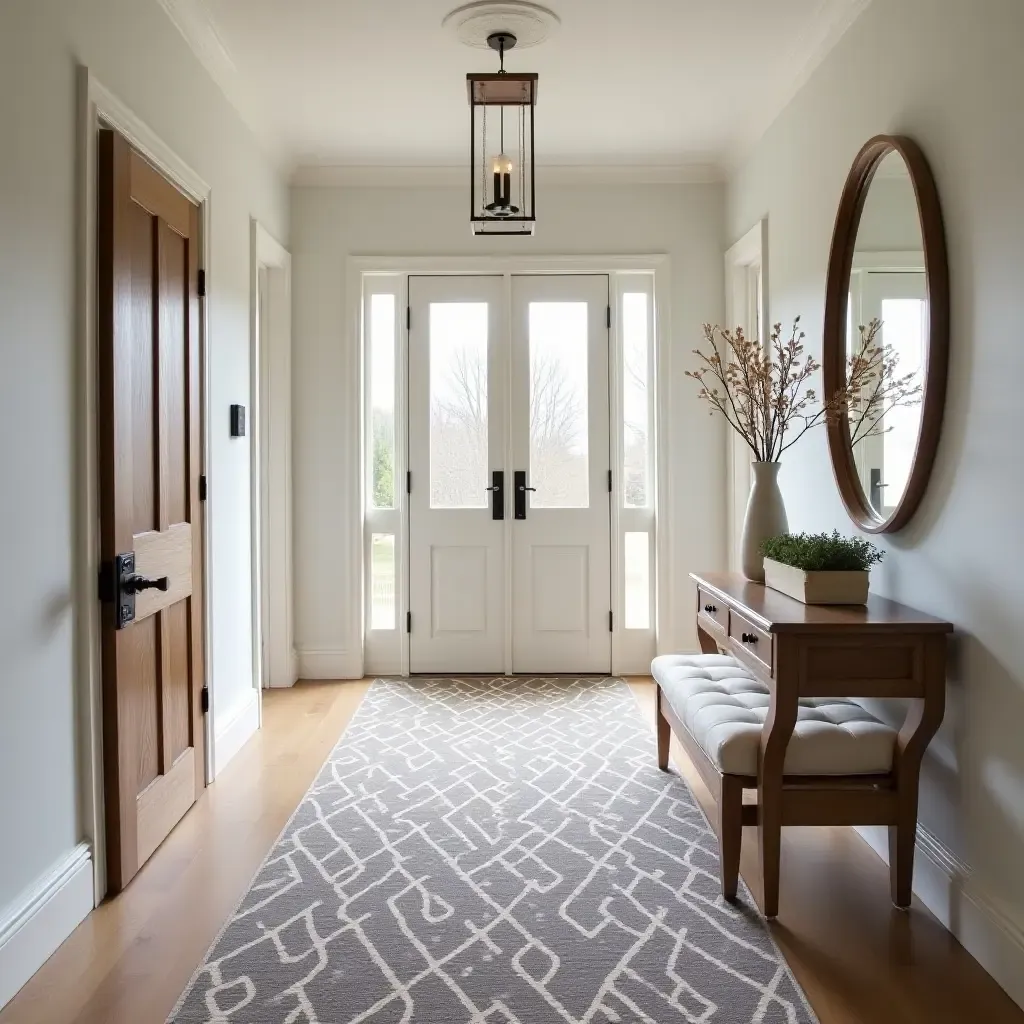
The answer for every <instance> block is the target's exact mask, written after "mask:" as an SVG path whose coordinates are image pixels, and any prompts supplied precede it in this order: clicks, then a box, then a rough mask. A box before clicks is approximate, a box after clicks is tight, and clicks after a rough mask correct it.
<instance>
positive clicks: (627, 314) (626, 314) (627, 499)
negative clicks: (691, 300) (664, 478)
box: [622, 292, 649, 508]
mask: <svg viewBox="0 0 1024 1024" xmlns="http://www.w3.org/2000/svg"><path fill="white" fill-rule="evenodd" d="M648 344H649V342H648V326H647V295H646V294H645V293H643V292H627V293H626V294H625V295H623V296H622V347H623V363H624V366H623V369H624V373H623V385H622V413H623V420H624V424H623V426H624V428H625V429H624V431H623V448H624V451H623V458H624V463H625V464H624V465H623V467H622V468H623V474H622V479H623V481H624V487H623V501H624V503H625V506H626V508H646V506H647V499H648V493H649V488H648V481H647V472H648V470H647V467H648V456H647V453H648V439H647V435H648V425H649V408H648V404H647V403H648V386H647V366H648Z"/></svg>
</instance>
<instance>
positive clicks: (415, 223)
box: [292, 182, 725, 676]
mask: <svg viewBox="0 0 1024 1024" xmlns="http://www.w3.org/2000/svg"><path fill="white" fill-rule="evenodd" d="M538 189H539V192H538V216H539V224H538V228H537V234H536V236H535V237H534V238H532V239H504V240H502V239H497V240H496V239H474V238H473V237H472V236H471V235H470V229H469V223H468V212H467V199H466V192H465V189H461V188H448V187H438V188H423V189H410V188H376V189H375V188H296V189H293V191H292V253H293V261H294V262H293V273H294V279H293V280H294V284H293V288H294V309H295V319H294V326H295V333H294V342H293V343H294V361H295V362H294V373H295V394H296V396H297V399H296V406H295V436H294V445H295V453H296V461H295V586H296V627H295V628H296V646H297V648H298V650H299V661H300V671H302V672H303V674H305V675H307V676H309V675H326V676H330V675H333V674H338V673H341V672H343V671H349V672H353V673H358V672H360V671H361V666H360V663H359V657H358V652H359V645H360V642H361V638H360V635H359V628H360V627H359V584H358V579H359V571H360V570H359V566H358V564H352V554H351V551H352V538H353V536H360V535H361V526H360V524H359V523H358V522H352V521H351V520H350V518H349V517H348V516H347V515H346V513H345V509H346V495H347V494H348V493H350V490H351V488H352V487H353V486H354V481H355V480H357V479H358V470H357V461H356V460H357V459H358V452H357V450H356V447H355V445H354V444H353V438H354V436H355V431H356V429H357V419H358V410H357V409H356V408H355V406H354V401H353V396H354V395H355V394H356V389H355V384H354V380H355V377H354V375H355V373H356V353H355V352H353V351H352V345H351V338H352V332H351V330H350V324H349V322H348V320H347V319H346V317H348V316H354V315H355V312H356V310H357V306H358V297H355V301H353V297H351V296H348V297H347V296H346V294H345V288H346V257H347V256H349V255H359V256H366V255H398V256H432V255H440V256H453V255H465V254H472V253H480V254H494V253H510V254H517V255H522V254H532V255H542V254H548V255H564V254H568V255H584V254H594V253H603V254H620V253H621V254H635V253H656V252H665V253H668V254H669V255H670V257H671V294H670V295H669V296H668V299H669V301H670V303H671V317H672V321H671V323H672V337H671V338H670V339H669V347H670V350H671V382H670V389H671V395H672V407H671V435H672V436H671V444H672V451H673V453H674V457H675V466H674V467H673V468H674V475H673V480H674V482H675V489H674V491H673V493H672V494H671V495H670V501H671V507H672V509H673V511H674V523H673V525H674V527H675V529H674V538H673V541H674V558H673V564H672V565H671V566H669V567H667V568H668V570H669V572H670V573H671V579H672V584H671V588H672V594H673V604H674V607H675V608H676V609H677V614H676V615H675V618H674V621H675V622H676V623H677V624H678V625H677V629H676V635H675V636H674V637H667V638H665V640H664V641H663V643H664V644H665V645H666V646H667V649H672V648H673V647H684V648H688V649H695V643H696V641H695V637H694V635H693V632H692V623H691V619H692V615H690V614H688V612H690V611H691V608H690V604H691V602H690V589H689V581H688V580H687V578H686V573H687V572H688V571H690V570H692V569H698V568H708V567H718V566H720V565H721V564H722V562H723V560H724V557H725V534H724V529H723V527H722V522H721V520H722V507H723V503H724V487H725V483H724V479H725V477H724V468H723V452H724V435H723V433H722V425H721V424H720V423H718V421H717V420H712V419H711V418H710V417H708V415H707V413H706V411H705V410H704V409H703V408H701V407H700V406H699V405H698V403H697V400H696V398H695V397H694V392H695V389H694V388H693V387H692V386H690V384H691V382H689V381H687V380H685V379H684V378H683V377H682V372H683V369H684V368H685V367H688V366H689V365H690V355H689V353H690V351H691V350H692V348H693V347H694V344H695V343H696V341H697V339H698V338H699V336H700V327H701V323H702V322H703V321H705V320H711V321H719V320H720V319H721V317H722V308H723V301H724V300H723V282H722V253H723V251H724V245H723V236H722V218H723V205H722V204H723V188H722V186H721V185H715V184H700V185H698V184H693V185H658V186H621V185H617V186H598V185H582V186H580V187H578V188H568V187H565V186H558V187H554V186H552V187H544V186H543V183H542V182H541V183H539V185H538Z"/></svg>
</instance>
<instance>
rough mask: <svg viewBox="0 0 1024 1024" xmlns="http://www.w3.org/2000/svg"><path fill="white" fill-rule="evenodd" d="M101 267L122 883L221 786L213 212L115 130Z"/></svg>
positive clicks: (105, 507)
mask: <svg viewBox="0 0 1024 1024" xmlns="http://www.w3.org/2000/svg"><path fill="white" fill-rule="evenodd" d="M98 149H99V169H98V170H99V173H98V206H99V208H98V216H97V240H98V253H97V276H98V282H97V283H98V324H97V327H98V377H99V395H98V403H99V425H100V429H99V474H100V480H99V490H100V513H101V564H102V571H101V592H102V597H103V598H104V603H103V616H102V630H103V647H102V652H103V653H102V657H103V747H104V785H105V794H106V830H107V877H108V889H109V890H110V891H111V892H117V891H119V890H120V889H122V888H123V887H124V886H125V885H127V884H128V882H129V881H130V880H131V879H132V877H133V876H134V875H135V873H136V872H137V871H138V870H139V868H140V866H141V865H142V864H144V863H145V861H146V860H147V859H148V858H149V856H150V855H151V854H152V853H153V851H154V850H155V849H156V848H157V847H158V846H159V845H160V843H161V842H162V841H163V840H164V838H165V837H166V836H167V834H168V833H169V832H170V831H171V829H173V828H174V826H175V825H176V824H177V822H178V821H179V820H180V819H181V818H182V816H183V815H184V814H185V813H186V812H187V811H188V809H189V808H190V807H191V806H192V804H193V803H194V802H195V800H196V798H197V796H198V795H199V794H200V793H201V792H202V789H203V787H204V785H205V757H204V742H203V741H204V735H203V714H204V711H203V705H204V695H203V687H204V665H203V613H202V564H203V562H202V528H201V522H202V520H201V515H200V505H199V501H200V494H199V484H200V472H201V465H200V463H201V458H200V440H199V439H200V434H199V431H200V344H199V297H198V295H199V293H198V278H199V210H198V208H197V207H196V205H195V204H194V203H193V202H191V201H190V200H189V199H188V198H187V197H186V196H185V195H183V194H182V193H181V192H179V191H178V189H177V188H175V187H174V186H173V185H172V184H171V183H170V182H169V181H167V179H166V178H164V177H163V176H162V175H161V174H160V173H159V172H158V171H157V170H156V169H155V168H154V167H153V166H152V165H151V164H149V163H148V162H147V161H146V160H145V159H144V158H143V157H142V156H141V155H140V154H138V153H137V152H135V151H134V150H133V149H132V148H131V146H130V145H129V144H128V142H127V141H126V140H125V139H124V138H122V137H121V136H119V135H118V134H116V133H115V132H112V131H109V130H103V131H101V133H100V139H99V147H98Z"/></svg>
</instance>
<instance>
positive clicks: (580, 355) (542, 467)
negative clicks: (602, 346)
mask: <svg viewBox="0 0 1024 1024" xmlns="http://www.w3.org/2000/svg"><path fill="white" fill-rule="evenodd" d="M529 330H530V486H532V487H535V488H536V490H535V491H534V492H533V493H532V494H531V495H530V505H531V506H532V507H533V508H587V507H588V506H589V505H590V477H589V472H590V467H589V460H588V458H587V367H588V360H587V354H588V346H587V304H586V303H585V302H531V303H530V318H529Z"/></svg>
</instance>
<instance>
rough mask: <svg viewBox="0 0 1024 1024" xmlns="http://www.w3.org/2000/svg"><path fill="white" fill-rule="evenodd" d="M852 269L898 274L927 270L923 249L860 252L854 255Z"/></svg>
mask: <svg viewBox="0 0 1024 1024" xmlns="http://www.w3.org/2000/svg"><path fill="white" fill-rule="evenodd" d="M852 269H853V270H873V271H887V270H892V271H896V272H902V271H915V270H918V271H923V270H924V269H925V265H924V251H923V250H921V249H917V250H914V249H910V250H907V251H906V252H902V251H893V252H884V251H879V252H868V251H867V250H858V251H857V252H855V253H854V254H853V264H852Z"/></svg>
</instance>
